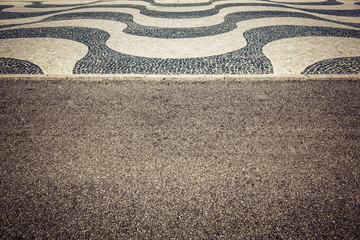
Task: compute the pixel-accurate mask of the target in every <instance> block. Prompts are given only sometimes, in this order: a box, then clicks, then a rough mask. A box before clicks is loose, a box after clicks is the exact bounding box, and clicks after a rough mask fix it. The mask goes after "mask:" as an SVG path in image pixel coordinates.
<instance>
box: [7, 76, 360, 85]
mask: <svg viewBox="0 0 360 240" xmlns="http://www.w3.org/2000/svg"><path fill="white" fill-rule="evenodd" d="M4 80H12V81H68V82H69V81H74V82H167V83H176V82H184V83H187V82H189V83H191V82H284V81H330V80H332V81H334V80H337V81H360V74H352V75H350V74H346V75H336V74H329V75H327V74H324V75H301V74H288V75H285V74H284V75H278V74H262V75H261V74H258V75H227V74H222V75H143V74H109V75H104V74H82V75H25V74H16V75H15V74H14V75H11V74H9V75H0V81H4Z"/></svg>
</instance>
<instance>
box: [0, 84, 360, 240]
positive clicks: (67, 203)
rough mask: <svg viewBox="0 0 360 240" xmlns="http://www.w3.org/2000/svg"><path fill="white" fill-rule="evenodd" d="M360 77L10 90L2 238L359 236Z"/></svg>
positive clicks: (0, 108) (3, 107)
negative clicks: (346, 79) (358, 79)
mask: <svg viewBox="0 0 360 240" xmlns="http://www.w3.org/2000/svg"><path fill="white" fill-rule="evenodd" d="M359 93H360V81H289V82H192V83H185V82H126V81H123V82H66V81H58V82H56V81H55V82H54V81H53V82H51V81H50V82H46V81H37V82H30V81H7V80H2V81H0V94H1V95H0V137H1V142H0V148H1V152H0V157H1V162H0V180H1V181H0V193H1V194H0V198H1V199H0V200H1V205H0V221H1V222H0V238H2V239H9V238H10V239H11V238H17V239H22V238H24V239H31V238H37V239H69V238H74V239H130V238H132V239H171V238H174V239H359V238H360V183H359V182H360V148H359V135H360V126H359V125H360V94H359Z"/></svg>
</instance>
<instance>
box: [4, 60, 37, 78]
mask: <svg viewBox="0 0 360 240" xmlns="http://www.w3.org/2000/svg"><path fill="white" fill-rule="evenodd" d="M0 74H44V73H43V71H42V70H41V68H40V67H39V66H38V65H36V64H34V63H32V62H29V61H26V60H21V59H15V58H3V57H0Z"/></svg>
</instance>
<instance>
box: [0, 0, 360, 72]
mask: <svg viewBox="0 0 360 240" xmlns="http://www.w3.org/2000/svg"><path fill="white" fill-rule="evenodd" d="M359 2H360V0H327V1H323V0H308V1H306V0H293V1H292V0H278V1H271V0H224V1H222V0H138V1H42V2H38V1H36V2H23V1H9V2H5V1H0V74H55V75H62V74H359V73H360V4H359Z"/></svg>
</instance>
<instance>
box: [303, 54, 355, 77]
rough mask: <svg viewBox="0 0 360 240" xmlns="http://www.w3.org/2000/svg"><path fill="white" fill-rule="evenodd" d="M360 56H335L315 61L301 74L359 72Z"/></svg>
mask: <svg viewBox="0 0 360 240" xmlns="http://www.w3.org/2000/svg"><path fill="white" fill-rule="evenodd" d="M359 73H360V57H346V58H333V59H327V60H323V61H320V62H317V63H314V64H312V65H310V66H308V67H307V68H305V70H304V71H303V72H302V73H301V74H306V75H310V74H359Z"/></svg>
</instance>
